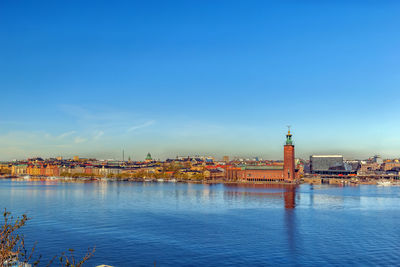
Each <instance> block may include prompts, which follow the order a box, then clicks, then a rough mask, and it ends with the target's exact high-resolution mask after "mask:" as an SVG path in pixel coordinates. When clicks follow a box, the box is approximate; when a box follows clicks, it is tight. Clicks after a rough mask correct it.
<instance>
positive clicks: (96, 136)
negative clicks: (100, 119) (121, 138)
mask: <svg viewBox="0 0 400 267" xmlns="http://www.w3.org/2000/svg"><path fill="white" fill-rule="evenodd" d="M103 135H104V132H103V131H98V132H97V133H95V134H94V136H93V140H99V139H100V138H101V137H102V136H103Z"/></svg>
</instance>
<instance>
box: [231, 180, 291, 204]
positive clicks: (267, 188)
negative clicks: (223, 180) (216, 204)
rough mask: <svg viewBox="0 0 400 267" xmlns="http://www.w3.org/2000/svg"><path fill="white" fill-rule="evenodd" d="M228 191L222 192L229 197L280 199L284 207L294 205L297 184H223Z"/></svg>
mask: <svg viewBox="0 0 400 267" xmlns="http://www.w3.org/2000/svg"><path fill="white" fill-rule="evenodd" d="M225 187H226V188H227V189H229V191H228V190H227V191H225V192H224V193H225V194H226V195H228V196H229V197H231V198H235V197H239V198H240V197H243V196H245V197H254V198H259V199H261V200H262V199H263V198H264V199H265V198H271V199H282V200H283V206H284V207H285V209H294V208H295V207H296V190H297V188H298V185H285V184H229V185H226V186H225Z"/></svg>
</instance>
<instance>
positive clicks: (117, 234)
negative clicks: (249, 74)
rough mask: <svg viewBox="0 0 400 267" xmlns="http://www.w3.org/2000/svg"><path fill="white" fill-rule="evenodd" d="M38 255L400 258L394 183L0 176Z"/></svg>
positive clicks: (144, 259)
mask: <svg viewBox="0 0 400 267" xmlns="http://www.w3.org/2000/svg"><path fill="white" fill-rule="evenodd" d="M0 204H1V205H0V207H1V208H4V207H7V209H8V210H10V211H12V212H13V214H22V213H27V214H28V215H29V216H30V217H32V220H31V221H29V223H28V225H27V226H26V228H25V230H24V233H25V236H26V239H27V241H28V242H29V243H30V244H31V243H32V242H33V241H38V245H37V253H38V254H43V256H44V258H43V262H46V261H47V260H46V259H48V258H49V257H50V256H53V255H56V254H58V253H59V252H60V251H63V250H67V249H68V248H74V249H76V250H80V251H82V252H84V251H86V250H87V248H88V247H92V246H96V253H95V256H94V257H93V258H92V259H91V260H90V261H89V262H88V266H95V265H96V264H110V265H114V266H132V265H141V266H153V264H154V261H155V262H156V263H157V265H158V266H167V265H173V266H201V265H207V266H221V265H253V266H266V265H277V264H279V265H313V266H320V265H326V264H330V265H364V266H365V265H388V266H389V265H391V266H392V265H400V187H376V186H359V187H333V186H310V185H302V186H299V187H297V188H284V187H271V186H259V187H252V186H249V187H240V186H227V185H197V184H173V183H130V182H109V183H107V182H93V183H60V182H58V183H57V182H30V181H11V180H3V181H0Z"/></svg>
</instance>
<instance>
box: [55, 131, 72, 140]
mask: <svg viewBox="0 0 400 267" xmlns="http://www.w3.org/2000/svg"><path fill="white" fill-rule="evenodd" d="M75 133H76V131H70V132H65V133H63V134H60V135H59V136H57V138H58V139H64V138H66V137H68V136H71V135H73V134H75Z"/></svg>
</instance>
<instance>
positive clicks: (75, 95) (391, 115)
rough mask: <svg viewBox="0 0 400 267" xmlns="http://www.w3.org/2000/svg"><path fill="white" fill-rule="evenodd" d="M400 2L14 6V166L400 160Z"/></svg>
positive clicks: (8, 89) (7, 111)
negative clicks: (17, 162)
mask: <svg viewBox="0 0 400 267" xmlns="http://www.w3.org/2000/svg"><path fill="white" fill-rule="evenodd" d="M399 11H400V5H399V3H396V2H391V1H382V2H379V3H378V2H375V1H365V2H362V3H358V2H356V1H347V2H340V1H335V2H325V3H316V2H313V1H312V4H311V3H309V2H306V1H300V2H299V1H296V2H294V1H293V2H290V1H289V3H279V2H269V1H254V2H251V3H243V2H237V1H230V2H229V4H228V3H227V2H223V1H222V2H221V3H215V2H207V1H202V2H198V3H190V4H189V3H185V2H180V1H176V2H175V1H174V2H168V3H163V2H161V1H159V2H158V1H149V2H145V3H135V2H130V1H127V2H124V1H122V2H119V3H113V4H112V5H111V4H107V3H97V2H96V5H93V3H92V2H90V1H89V2H85V3H79V2H74V3H72V2H66V1H65V2H63V1H58V2H51V1H49V2H46V1H43V2H42V1H41V2H40V3H38V2H24V4H21V3H17V2H14V1H2V3H0V49H1V51H2V52H0V88H1V92H2V98H1V99H2V105H0V114H1V117H0V160H13V159H22V158H27V157H34V156H42V157H56V156H65V157H72V156H74V155H80V156H83V157H85V156H90V157H96V158H120V157H121V151H122V149H124V150H125V155H126V158H127V157H128V156H131V157H132V158H133V159H143V158H144V157H145V155H146V154H147V152H151V153H152V155H154V156H155V158H160V159H165V158H168V157H170V158H173V157H175V156H176V155H196V154H199V155H202V154H204V155H211V156H215V157H218V158H222V156H224V155H229V156H230V157H234V156H238V157H252V156H259V157H262V158H264V159H282V158H283V154H282V151H281V150H282V145H283V142H284V141H283V140H282V134H283V133H285V130H286V129H285V126H286V125H288V124H290V125H292V126H293V133H294V135H295V137H294V140H295V142H296V157H299V158H305V159H307V158H308V157H309V156H310V155H312V154H343V155H344V156H345V157H346V158H349V159H351V158H358V159H364V158H368V157H370V156H372V155H374V154H380V155H381V156H382V157H383V158H397V157H399V156H400V153H399V151H400V137H398V132H399V131H400V126H398V125H397V124H396V122H397V119H398V117H399V115H400V111H399V110H398V108H397V105H396V104H397V102H396V101H397V99H398V98H399V97H400V92H399V90H398V89H397V88H398V87H399V85H400V81H399V78H398V75H397V73H398V72H399V68H400V67H399V65H398V62H399V52H398V49H397V47H398V44H399V43H400V37H399V36H398V34H397V29H398V27H399V26H400V25H399V24H400V23H399V21H398V19H397V14H398V12H399ZM94 22H95V23H94Z"/></svg>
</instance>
